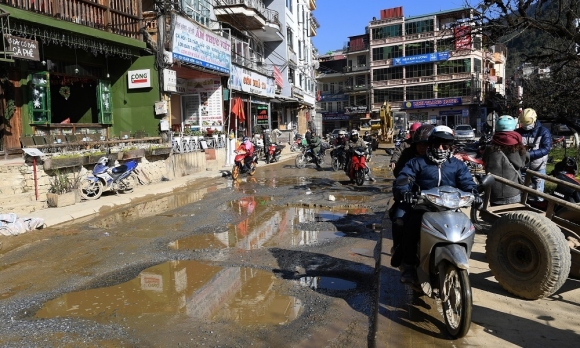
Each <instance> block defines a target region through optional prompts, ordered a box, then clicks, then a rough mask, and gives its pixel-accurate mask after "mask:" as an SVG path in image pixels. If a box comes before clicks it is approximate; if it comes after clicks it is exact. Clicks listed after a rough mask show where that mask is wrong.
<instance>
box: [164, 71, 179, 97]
mask: <svg viewBox="0 0 580 348" xmlns="http://www.w3.org/2000/svg"><path fill="white" fill-rule="evenodd" d="M163 89H164V91H165V92H177V73H176V72H175V70H171V69H163Z"/></svg>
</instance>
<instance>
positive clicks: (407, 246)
mask: <svg viewBox="0 0 580 348" xmlns="http://www.w3.org/2000/svg"><path fill="white" fill-rule="evenodd" d="M452 146H453V131H452V130H451V128H449V127H447V126H437V127H435V128H434V129H433V131H432V132H431V134H430V135H429V139H428V148H427V153H426V155H425V156H420V157H415V158H413V159H411V160H410V161H409V162H407V164H406V165H405V167H404V168H403V170H402V171H401V173H400V174H399V176H397V180H395V183H394V184H393V195H394V197H395V198H396V199H397V200H400V201H402V203H401V206H400V208H399V209H398V211H397V213H396V222H395V223H397V224H399V225H400V226H405V231H406V232H405V233H404V234H403V236H402V241H401V244H400V245H399V246H397V248H396V249H395V251H394V253H393V255H392V257H391V265H392V266H393V267H399V266H400V265H401V263H402V262H403V263H405V264H406V265H415V264H416V263H417V259H416V254H417V253H416V248H417V243H418V241H419V232H420V228H421V220H422V217H423V214H424V213H425V211H421V210H413V206H412V200H413V194H412V191H413V186H414V184H416V185H417V186H419V188H420V189H421V190H428V189H432V188H435V187H438V186H453V187H457V188H458V189H460V190H462V191H467V192H473V193H474V194H475V197H476V199H475V203H474V204H475V205H476V206H477V205H481V204H482V200H481V198H480V197H479V194H478V193H477V186H476V184H475V182H474V181H473V178H472V177H471V174H470V173H469V169H468V168H467V166H466V165H465V164H464V163H463V162H461V161H460V160H458V159H457V158H455V157H453V156H452V150H451V149H452ZM405 178H409V179H411V180H412V181H413V182H414V183H413V182H410V183H408V184H399V185H397V182H400V181H402V180H404V179H405ZM414 272H415V268H414V267H405V270H404V271H403V274H402V275H401V281H402V282H413V280H414V279H415V277H416V275H415V273H414Z"/></svg>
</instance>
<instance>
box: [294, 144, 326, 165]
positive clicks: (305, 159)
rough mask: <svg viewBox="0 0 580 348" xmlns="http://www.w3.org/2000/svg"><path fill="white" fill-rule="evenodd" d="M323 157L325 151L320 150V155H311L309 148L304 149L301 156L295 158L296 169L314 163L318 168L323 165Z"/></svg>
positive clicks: (323, 149)
mask: <svg viewBox="0 0 580 348" xmlns="http://www.w3.org/2000/svg"><path fill="white" fill-rule="evenodd" d="M324 156H326V149H325V148H324V147H321V148H320V154H318V155H316V154H314V153H313V151H312V149H311V148H304V150H303V151H302V153H301V154H299V155H298V156H296V160H295V161H296V168H300V169H302V168H304V167H306V165H307V164H308V163H314V164H317V165H319V166H322V165H324Z"/></svg>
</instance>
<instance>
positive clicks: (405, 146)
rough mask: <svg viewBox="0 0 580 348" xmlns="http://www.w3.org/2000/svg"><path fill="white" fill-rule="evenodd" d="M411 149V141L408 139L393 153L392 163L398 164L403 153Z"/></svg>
mask: <svg viewBox="0 0 580 348" xmlns="http://www.w3.org/2000/svg"><path fill="white" fill-rule="evenodd" d="M410 147H411V140H410V139H407V140H405V141H403V142H401V144H400V145H399V147H396V148H395V151H393V155H392V156H391V163H397V162H398V161H399V157H401V154H402V153H403V151H405V149H408V148H410Z"/></svg>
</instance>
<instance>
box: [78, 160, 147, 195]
mask: <svg viewBox="0 0 580 348" xmlns="http://www.w3.org/2000/svg"><path fill="white" fill-rule="evenodd" d="M108 163H109V159H108V158H107V157H101V158H99V161H98V162H97V164H96V165H95V167H94V168H93V172H92V173H91V174H89V175H88V176H87V177H86V178H85V179H84V180H83V181H82V182H81V185H80V193H81V197H82V198H84V199H87V200H95V199H98V198H99V197H101V195H102V194H103V192H105V191H115V194H118V192H119V191H121V192H123V193H130V192H132V191H133V189H134V186H135V182H134V180H132V179H129V175H131V173H133V171H135V168H137V161H136V160H130V161H128V162H126V163H125V164H121V165H119V166H116V167H113V168H110V167H109V166H108Z"/></svg>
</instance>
